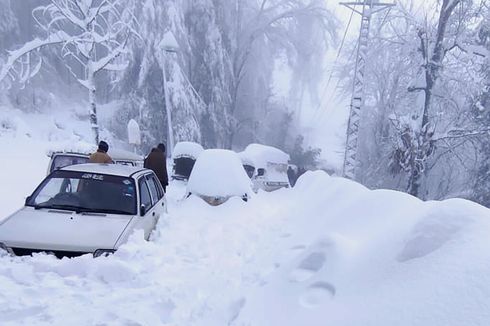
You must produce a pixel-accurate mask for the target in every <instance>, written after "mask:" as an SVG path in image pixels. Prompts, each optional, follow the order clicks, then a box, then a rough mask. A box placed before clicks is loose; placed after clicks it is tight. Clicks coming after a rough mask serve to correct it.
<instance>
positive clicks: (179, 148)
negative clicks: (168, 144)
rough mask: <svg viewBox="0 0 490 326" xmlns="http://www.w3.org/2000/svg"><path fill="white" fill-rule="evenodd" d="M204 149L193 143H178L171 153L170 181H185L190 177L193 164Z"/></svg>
mask: <svg viewBox="0 0 490 326" xmlns="http://www.w3.org/2000/svg"><path fill="white" fill-rule="evenodd" d="M202 151H204V148H203V147H202V146H201V145H200V144H198V143H193V142H187V141H186V142H179V143H177V144H176V145H175V148H174V150H173V152H172V160H173V167H172V179H173V180H180V181H187V180H189V177H190V175H191V172H192V169H193V168H194V164H195V163H196V160H197V158H198V157H199V155H200V154H201V153H202Z"/></svg>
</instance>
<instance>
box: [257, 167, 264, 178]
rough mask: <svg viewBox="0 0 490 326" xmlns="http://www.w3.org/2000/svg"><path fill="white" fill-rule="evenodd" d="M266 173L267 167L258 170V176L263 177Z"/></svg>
mask: <svg viewBox="0 0 490 326" xmlns="http://www.w3.org/2000/svg"><path fill="white" fill-rule="evenodd" d="M264 175H265V169H263V168H260V169H258V170H257V176H258V177H263V176H264Z"/></svg>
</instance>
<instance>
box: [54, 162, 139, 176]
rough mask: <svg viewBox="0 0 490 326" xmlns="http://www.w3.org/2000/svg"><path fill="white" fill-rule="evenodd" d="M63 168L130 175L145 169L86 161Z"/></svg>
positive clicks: (66, 169) (75, 170)
mask: <svg viewBox="0 0 490 326" xmlns="http://www.w3.org/2000/svg"><path fill="white" fill-rule="evenodd" d="M61 170H62V171H73V172H87V173H97V174H107V175H115V176H121V177H130V176H131V175H133V174H135V173H137V172H140V171H143V170H145V169H143V168H141V167H134V166H127V165H119V164H99V163H86V164H77V165H70V166H67V167H65V168H63V169H61Z"/></svg>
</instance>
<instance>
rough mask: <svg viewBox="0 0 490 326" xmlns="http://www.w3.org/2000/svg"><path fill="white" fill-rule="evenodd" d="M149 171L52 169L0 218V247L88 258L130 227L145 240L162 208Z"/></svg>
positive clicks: (117, 242) (109, 248) (112, 247)
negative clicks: (15, 208)
mask: <svg viewBox="0 0 490 326" xmlns="http://www.w3.org/2000/svg"><path fill="white" fill-rule="evenodd" d="M165 204H166V200H165V194H164V191H163V187H162V186H161V184H160V182H159V181H158V178H157V177H156V175H155V174H154V173H153V171H150V170H147V169H144V168H139V167H129V166H122V165H115V164H80V165H71V166H68V167H65V168H62V169H59V170H55V171H53V172H52V173H51V174H50V175H49V176H47V177H46V178H45V179H44V181H42V182H41V184H40V185H39V186H38V187H37V189H36V190H35V191H34V192H33V193H32V195H31V196H29V197H27V199H26V202H25V206H24V207H23V208H21V209H20V210H19V211H17V212H16V213H14V214H12V215H10V216H9V217H7V218H6V219H5V220H3V221H2V222H0V248H2V249H4V250H6V251H7V252H9V253H10V254H13V255H17V256H25V255H32V254H33V253H37V252H47V253H52V254H54V255H55V256H56V257H58V258H61V257H76V256H80V255H83V254H88V253H91V254H93V256H94V257H98V256H101V255H107V254H110V253H113V252H115V251H116V250H117V249H118V248H119V246H121V244H123V243H124V242H126V241H127V239H128V237H129V236H130V235H131V234H132V233H133V231H135V230H138V229H140V230H143V233H144V237H145V239H147V240H148V239H149V237H150V234H151V232H152V231H153V229H154V228H155V226H156V224H157V222H158V220H159V218H160V216H161V215H162V214H163V213H164V210H165V207H164V206H165Z"/></svg>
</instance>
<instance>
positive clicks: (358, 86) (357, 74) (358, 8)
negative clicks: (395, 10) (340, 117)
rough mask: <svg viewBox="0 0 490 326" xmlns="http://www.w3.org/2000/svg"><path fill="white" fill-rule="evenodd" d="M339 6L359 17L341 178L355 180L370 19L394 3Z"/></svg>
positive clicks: (371, 0) (361, 1)
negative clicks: (359, 24)
mask: <svg viewBox="0 0 490 326" xmlns="http://www.w3.org/2000/svg"><path fill="white" fill-rule="evenodd" d="M340 4H341V5H343V6H345V7H347V8H349V9H351V10H353V11H354V12H355V13H358V14H359V15H361V31H360V33H359V41H358V43H357V58H356V65H355V71H354V85H353V89H352V98H351V102H350V115H349V122H348V126H347V140H346V144H345V154H344V166H343V171H342V173H343V176H344V177H346V178H349V179H354V178H355V173H356V166H357V140H358V136H359V123H360V120H361V109H362V107H363V106H364V71H365V66H366V57H367V52H368V41H369V27H370V25H371V17H372V15H373V14H375V13H378V12H380V11H382V10H384V9H386V8H389V7H393V6H394V5H395V4H394V3H382V2H380V1H379V0H357V1H352V2H341V3H340Z"/></svg>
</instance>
